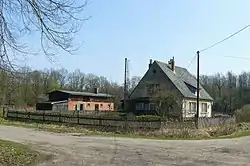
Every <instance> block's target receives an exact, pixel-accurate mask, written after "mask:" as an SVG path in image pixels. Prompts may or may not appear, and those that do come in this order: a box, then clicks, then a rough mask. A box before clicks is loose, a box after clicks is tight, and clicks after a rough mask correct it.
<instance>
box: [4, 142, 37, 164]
mask: <svg viewBox="0 0 250 166" xmlns="http://www.w3.org/2000/svg"><path fill="white" fill-rule="evenodd" d="M0 147H1V148H0V166H31V165H33V164H35V163H36V162H38V159H39V153H38V152H35V151H33V150H31V149H29V148H28V147H27V146H25V145H22V144H18V143H14V142H9V141H3V140H0Z"/></svg>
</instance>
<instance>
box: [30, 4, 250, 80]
mask: <svg viewBox="0 0 250 166" xmlns="http://www.w3.org/2000/svg"><path fill="white" fill-rule="evenodd" d="M79 2H80V0H79ZM249 6H250V1H249V0H241V1H236V0H220V1H218V0H209V1H205V0H204V1H202V0H185V1H184V0H182V1H174V0H155V1H152V0H107V1H103V0H91V1H90V3H89V4H88V6H87V7H86V9H85V11H84V12H83V17H84V16H91V19H90V20H88V21H87V22H85V23H84V25H83V27H82V29H81V31H80V32H79V34H78V36H77V37H76V43H80V42H84V44H83V47H81V48H80V49H79V50H78V51H77V53H76V55H68V54H67V53H65V52H62V53H61V54H60V55H57V57H56V63H50V62H49V61H48V60H47V59H46V57H45V56H44V55H43V54H40V55H39V56H32V55H31V56H29V58H28V61H27V65H29V66H31V67H33V68H36V69H43V68H61V67H64V68H66V69H68V70H69V71H73V70H75V69H80V70H81V71H82V72H85V73H94V74H96V75H100V76H101V75H102V76H106V77H107V78H108V79H109V80H112V81H117V82H119V83H122V81H123V75H124V74H123V72H124V71H123V70H124V58H125V57H127V58H128V59H129V60H130V62H129V70H130V76H134V75H136V76H143V74H144V73H145V71H146V70H147V67H148V62H149V59H150V58H152V59H154V60H161V61H166V62H167V61H168V60H169V59H170V58H171V57H172V56H174V57H175V60H176V65H178V66H182V67H187V66H188V63H189V62H190V60H191V59H192V58H193V56H194V54H195V53H196V51H197V50H200V49H202V48H204V47H207V46H209V45H211V44H213V43H215V42H217V41H218V40H221V39H223V38H224V37H227V36H228V35H229V34H231V33H233V32H235V31H237V30H239V29H240V28H242V27H244V26H245V25H247V24H249V23H250V20H249V18H250V10H249ZM36 40H37V42H36ZM30 43H31V46H32V47H34V48H37V47H39V45H36V43H39V40H38V39H36V38H32V40H30ZM249 46H250V28H249V29H247V30H245V31H244V32H242V33H240V34H239V35H237V36H235V37H234V38H232V39H230V40H228V41H226V42H224V43H223V44H220V45H218V46H216V47H214V48H213V49H210V50H208V51H206V52H203V53H202V54H201V69H200V72H201V73H202V74H214V73H217V72H222V73H225V72H227V71H229V70H232V71H233V72H235V73H240V72H241V71H243V70H245V71H248V70H249V64H250V59H249V60H246V59H234V58H229V57H226V56H240V57H249V58H250V47H249ZM189 70H190V72H192V73H195V72H196V64H195V61H194V62H193V63H192V65H191V66H190V68H189Z"/></svg>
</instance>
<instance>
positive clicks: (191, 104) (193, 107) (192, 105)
mask: <svg viewBox="0 0 250 166" xmlns="http://www.w3.org/2000/svg"><path fill="white" fill-rule="evenodd" d="M188 110H189V111H188V112H189V113H196V112H197V104H196V102H193V101H191V102H189V109H188Z"/></svg>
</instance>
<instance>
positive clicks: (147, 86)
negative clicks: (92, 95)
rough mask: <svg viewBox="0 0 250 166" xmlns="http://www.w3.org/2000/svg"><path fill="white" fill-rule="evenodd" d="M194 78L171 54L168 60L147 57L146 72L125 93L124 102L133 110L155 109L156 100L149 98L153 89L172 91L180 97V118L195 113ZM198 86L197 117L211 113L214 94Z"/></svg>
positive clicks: (150, 110)
mask: <svg viewBox="0 0 250 166" xmlns="http://www.w3.org/2000/svg"><path fill="white" fill-rule="evenodd" d="M196 82H197V80H196V78H195V77H194V76H193V75H192V74H190V73H189V72H188V70H187V69H185V68H182V67H178V66H175V61H174V58H172V59H170V61H169V62H168V63H164V62H160V61H154V62H152V60H150V63H149V67H148V70H147V72H146V73H145V75H144V76H143V77H142V79H141V80H140V81H139V83H138V85H137V86H136V87H135V88H134V90H133V91H132V92H131V94H130V95H129V96H128V99H127V101H126V102H127V103H128V105H129V107H130V109H132V110H134V111H135V113H136V114H151V113H155V112H156V103H155V102H153V100H152V98H153V97H154V96H155V92H160V91H162V92H164V91H165V92H167V91H171V92H174V93H175V94H176V95H177V96H178V97H179V98H180V100H179V103H180V108H181V111H182V115H183V118H189V117H194V116H195V114H196V101H197V83H196ZM199 87H200V89H199V90H200V93H199V94H200V95H199V98H200V102H199V103H200V104H199V105H200V106H199V110H200V111H199V112H200V114H199V117H211V111H212V104H213V98H212V97H211V96H210V95H209V94H208V93H207V92H206V90H205V89H204V88H203V87H202V85H200V86H199Z"/></svg>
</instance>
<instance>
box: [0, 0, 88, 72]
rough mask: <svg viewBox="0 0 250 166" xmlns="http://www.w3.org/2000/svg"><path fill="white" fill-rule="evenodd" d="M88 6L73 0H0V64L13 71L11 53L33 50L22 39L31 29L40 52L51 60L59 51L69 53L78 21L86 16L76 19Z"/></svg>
mask: <svg viewBox="0 0 250 166" xmlns="http://www.w3.org/2000/svg"><path fill="white" fill-rule="evenodd" d="M86 5H87V0H84V1H83V4H82V5H79V4H77V3H76V0H1V1H0V66H1V68H4V67H6V66H8V69H12V70H14V69H15V68H14V66H13V65H12V59H13V57H14V56H17V57H20V56H26V55H30V54H36V53H32V52H31V51H30V50H29V47H28V46H27V44H26V43H24V42H23V41H22V38H23V37H27V36H28V35H30V33H31V32H39V34H40V45H41V49H42V51H43V53H44V54H45V55H46V56H47V57H48V58H49V59H51V58H52V57H53V56H54V55H56V54H57V53H58V52H59V50H63V51H66V52H67V53H70V54H72V53H73V52H74V51H75V50H77V49H78V47H77V46H75V45H74V43H73V39H74V37H75V34H76V33H77V32H78V31H79V30H80V28H81V23H82V22H83V21H86V20H88V19H89V17H87V18H78V17H79V15H78V14H80V13H81V12H82V11H83V9H84V8H85V7H86Z"/></svg>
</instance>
